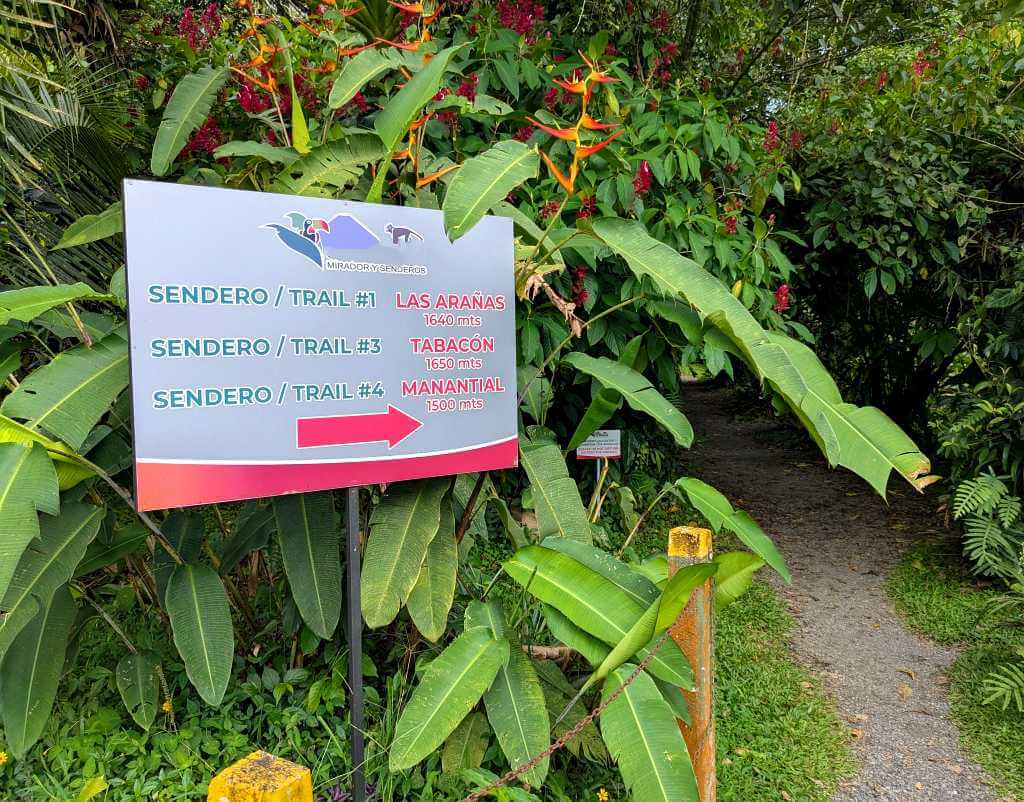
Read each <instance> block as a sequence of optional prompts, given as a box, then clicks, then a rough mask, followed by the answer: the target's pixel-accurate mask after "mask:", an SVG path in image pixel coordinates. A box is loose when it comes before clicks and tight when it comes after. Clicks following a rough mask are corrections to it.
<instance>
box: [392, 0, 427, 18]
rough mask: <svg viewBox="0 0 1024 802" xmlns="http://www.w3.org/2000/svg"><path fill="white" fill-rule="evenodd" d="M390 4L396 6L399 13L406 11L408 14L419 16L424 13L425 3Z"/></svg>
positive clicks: (393, 2) (393, 0)
mask: <svg viewBox="0 0 1024 802" xmlns="http://www.w3.org/2000/svg"><path fill="white" fill-rule="evenodd" d="M388 4H389V5H392V6H394V7H395V8H397V9H398V10H399V11H404V12H405V13H406V14H415V15H416V16H419V15H420V14H422V13H423V3H396V2H395V0H388Z"/></svg>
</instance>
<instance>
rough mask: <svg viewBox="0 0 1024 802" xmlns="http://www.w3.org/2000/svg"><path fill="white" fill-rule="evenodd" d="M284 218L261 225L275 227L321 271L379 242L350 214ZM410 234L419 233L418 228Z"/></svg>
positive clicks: (288, 243)
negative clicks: (345, 256) (333, 262)
mask: <svg viewBox="0 0 1024 802" xmlns="http://www.w3.org/2000/svg"><path fill="white" fill-rule="evenodd" d="M284 217H285V219H287V220H288V225H282V224H281V223H266V224H265V225H262V226H260V228H269V229H271V230H273V231H274V232H275V233H276V234H277V237H278V239H280V240H281V242H283V243H284V244H285V245H286V246H287V247H288V248H290V249H291V250H293V251H295V252H296V253H298V254H301V255H302V256H305V257H306V258H307V259H309V261H311V262H312V263H313V264H315V265H316V266H317V267H319V268H320V269H321V270H324V269H326V268H327V267H328V263H329V262H331V261H332V260H338V259H341V258H343V256H344V251H352V250H364V249H366V248H372V247H374V246H375V245H379V244H380V238H379V237H378V236H377V235H376V234H374V233H373V232H372V231H371V230H370V229H369V228H367V227H366V226H365V225H363V224H362V223H361V222H360V221H359V220H358V219H357V218H356V217H355V216H353V215H351V214H344V213H343V214H336V215H334V217H332V218H331V219H330V220H323V219H322V218H319V217H310V216H308V215H306V214H303V213H302V212H288V214H286V215H284ZM389 233H390V232H389ZM411 233H412V234H415V235H416V236H419V234H416V232H415V231H412V232H411ZM420 239H423V238H422V237H420Z"/></svg>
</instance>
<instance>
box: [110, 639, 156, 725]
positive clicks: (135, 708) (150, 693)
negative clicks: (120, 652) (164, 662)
mask: <svg viewBox="0 0 1024 802" xmlns="http://www.w3.org/2000/svg"><path fill="white" fill-rule="evenodd" d="M159 665H160V660H159V659H158V658H157V656H156V655H155V654H153V653H152V652H136V653H135V654H128V655H125V656H124V657H122V658H121V661H120V662H119V663H118V664H117V669H116V670H115V672H114V675H115V676H116V677H117V690H118V692H119V693H120V694H121V701H123V702H124V706H125V707H126V708H128V712H129V713H130V714H131V717H132V718H133V719H135V723H136V724H138V725H139V726H140V727H142V729H144V730H146V731H147V732H148V731H149V728H150V727H151V726H152V725H153V720H154V719H155V718H156V711H157V707H158V705H159V703H160V679H159V677H158V676H157V668H158V667H159Z"/></svg>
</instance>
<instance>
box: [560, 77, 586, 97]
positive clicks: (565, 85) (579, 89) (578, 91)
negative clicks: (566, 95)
mask: <svg viewBox="0 0 1024 802" xmlns="http://www.w3.org/2000/svg"><path fill="white" fill-rule="evenodd" d="M553 80H554V82H555V83H556V84H558V86H560V87H562V89H564V90H565V91H566V92H571V93H572V94H574V95H582V94H583V93H585V92H586V91H587V85H586V83H585V82H583V81H572V82H570V81H563V80H561V79H560V78H555V79H553Z"/></svg>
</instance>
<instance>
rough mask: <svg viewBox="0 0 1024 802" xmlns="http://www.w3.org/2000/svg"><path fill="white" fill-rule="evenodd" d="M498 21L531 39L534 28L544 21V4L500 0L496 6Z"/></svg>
mask: <svg viewBox="0 0 1024 802" xmlns="http://www.w3.org/2000/svg"><path fill="white" fill-rule="evenodd" d="M495 10H496V11H497V12H498V21H499V22H500V23H501V24H502V25H503V26H504V27H506V28H510V29H511V30H513V31H515V32H516V33H518V34H520V35H522V36H525V37H527V39H529V38H530V37H531V36H532V35H533V32H534V28H536V27H537V25H539V24H540V23H542V22H543V21H544V11H545V9H544V6H542V5H541V4H540V3H531V2H529V0H526V2H515V0H498V4H497V5H496V6H495Z"/></svg>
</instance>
